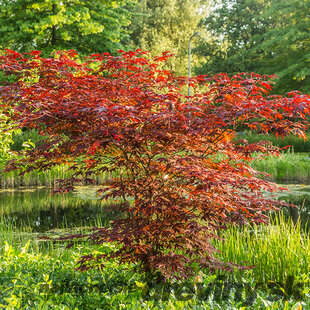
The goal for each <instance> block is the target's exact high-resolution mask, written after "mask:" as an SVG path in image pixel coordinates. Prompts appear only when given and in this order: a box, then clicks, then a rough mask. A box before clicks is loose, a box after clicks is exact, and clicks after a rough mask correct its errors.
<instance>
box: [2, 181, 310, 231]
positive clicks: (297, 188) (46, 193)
mask: <svg viewBox="0 0 310 310" xmlns="http://www.w3.org/2000/svg"><path fill="white" fill-rule="evenodd" d="M285 186H286V187H288V188H289V192H283V193H281V194H279V196H278V199H281V200H285V201H287V202H289V203H292V204H295V205H297V206H298V207H297V208H295V207H288V208H285V209H284V213H285V214H286V216H287V217H291V218H292V219H293V221H294V222H296V221H297V220H298V218H299V217H300V221H301V226H302V227H303V228H305V227H307V226H308V228H309V226H310V186H309V185H307V186H305V185H285ZM108 206H109V204H107V203H104V202H101V201H100V200H99V198H98V197H97V196H96V187H78V188H77V190H76V191H75V192H73V193H69V194H56V195H54V196H52V195H51V191H50V190H48V189H46V188H21V189H18V190H17V189H15V190H2V191H0V215H1V218H2V219H5V220H8V221H10V222H13V223H14V224H15V225H17V226H23V227H29V228H31V230H32V231H33V232H46V231H49V230H52V229H56V228H73V227H84V226H106V225H108V224H109V223H110V221H112V220H113V219H114V218H115V217H116V216H117V215H118V213H117V211H115V210H114V211H113V209H111V208H108Z"/></svg>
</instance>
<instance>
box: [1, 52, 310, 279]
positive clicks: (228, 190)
mask: <svg viewBox="0 0 310 310" xmlns="http://www.w3.org/2000/svg"><path fill="white" fill-rule="evenodd" d="M76 56H77V55H76V53H75V52H73V51H70V52H69V53H68V52H67V53H60V54H59V57H58V58H56V59H53V58H41V57H40V56H39V55H38V52H33V53H32V54H30V55H21V54H18V53H16V52H12V51H8V53H7V55H5V56H2V57H0V68H1V69H2V70H4V71H5V72H6V74H7V75H9V74H14V75H16V76H17V78H18V80H17V81H16V82H15V83H11V84H9V85H6V86H4V87H2V88H1V96H2V98H3V102H4V105H3V108H4V109H5V108H8V109H11V108H13V109H14V111H15V113H14V114H13V115H14V117H13V120H14V121H15V122H16V125H18V126H19V127H23V126H27V127H30V128H37V129H38V130H40V131H41V132H43V133H46V132H48V133H50V135H49V136H48V137H47V139H46V140H45V141H43V142H42V143H39V144H38V145H36V147H35V148H34V149H32V150H26V151H25V152H24V153H23V154H21V157H20V158H17V159H16V160H14V161H13V162H11V165H10V167H11V169H15V168H20V169H22V170H23V171H24V172H28V171H32V170H33V169H39V170H46V169H49V168H51V167H52V166H54V165H58V164H59V163H70V164H71V169H72V172H73V177H72V178H68V179H65V180H63V181H62V182H61V183H60V185H61V189H62V190H64V191H65V190H70V189H72V188H73V187H74V185H76V184H79V182H81V181H84V182H87V183H92V176H93V175H95V174H100V173H102V172H104V171H108V172H117V174H116V176H115V178H114V179H112V180H111V181H110V182H109V183H108V184H102V185H101V189H99V191H98V193H99V194H100V195H101V198H102V199H120V200H122V201H123V205H122V206H119V207H115V208H120V210H121V211H122V217H121V218H115V220H114V221H113V222H112V226H111V227H105V228H98V229H96V230H95V231H94V233H92V234H91V235H90V236H89V238H90V241H91V242H94V243H96V244H102V243H104V242H106V241H110V242H115V243H116V244H117V246H116V247H115V250H113V251H111V252H109V253H106V254H104V255H100V256H96V254H95V253H93V255H89V256H86V257H84V258H83V259H82V260H81V265H80V268H81V269H85V268H90V267H92V266H93V263H94V261H99V262H101V263H102V259H109V258H119V259H120V262H121V263H127V262H132V263H134V264H139V265H140V266H141V267H142V268H143V270H144V271H146V272H151V273H156V272H159V273H160V274H161V275H162V276H163V277H165V278H169V277H180V278H186V277H188V276H190V275H193V274H194V272H195V270H197V268H208V269H209V270H214V269H219V268H220V269H226V270H227V269H233V268H234V267H235V265H234V264H228V263H227V262H221V261H219V260H218V259H216V258H215V257H214V255H213V254H214V251H215V249H214V247H213V246H212V243H211V241H212V239H213V238H216V237H217V232H218V231H220V230H222V229H225V228H226V227H227V225H228V224H242V223H245V222H252V223H260V222H265V221H266V220H267V216H266V211H268V210H271V209H276V205H278V204H281V202H279V201H278V202H277V201H273V200H272V199H269V198H266V197H264V195H263V191H271V192H272V191H276V190H279V189H280V188H279V187H277V185H276V184H274V183H269V182H268V181H264V180H262V179H260V178H259V174H258V172H257V171H254V170H253V169H252V168H251V167H250V166H249V162H250V161H252V160H253V159H254V158H255V154H258V155H256V156H264V155H270V154H277V153H278V152H279V149H278V148H276V147H273V146H271V145H269V144H268V143H267V142H265V143H261V142H257V143H253V144H249V143H247V141H245V140H240V141H236V139H235V133H236V131H237V130H238V129H239V128H240V126H242V127H249V128H255V129H260V130H261V131H263V132H270V131H272V132H273V133H274V134H276V135H277V136H279V137H283V136H285V135H288V134H290V133H293V134H298V135H299V136H304V130H305V129H306V128H307V126H308V121H307V118H306V116H307V115H309V111H310V98H309V96H306V95H301V94H298V93H297V94H296V93H290V94H289V95H288V96H285V97H284V96H270V97H269V96H268V90H270V89H271V86H270V84H271V82H270V80H269V78H268V76H260V75H257V74H254V73H252V74H239V75H236V76H234V77H232V78H229V77H228V76H227V75H226V74H218V75H216V76H214V77H211V78H208V79H206V77H205V76H200V77H196V78H193V79H192V80H191V84H192V86H193V87H197V86H198V85H199V84H201V83H203V84H207V87H206V88H205V89H207V91H206V92H205V93H198V92H196V94H195V95H194V96H192V97H190V98H188V97H186V96H184V95H182V92H181V88H182V86H183V85H184V84H186V83H187V82H188V79H187V78H180V77H175V76H174V75H173V74H171V73H170V72H169V71H162V70H159V69H158V68H159V67H158V65H159V63H160V62H161V61H163V60H166V59H167V58H168V55H163V56H161V57H157V58H155V59H149V58H148V57H147V55H146V53H144V52H141V51H136V52H123V53H121V54H120V55H119V56H118V57H112V56H111V55H109V54H104V55H100V54H96V55H93V56H91V57H89V58H87V59H86V60H85V62H81V61H76V60H75V57H76ZM22 155H23V156H22ZM103 263H104V261H103Z"/></svg>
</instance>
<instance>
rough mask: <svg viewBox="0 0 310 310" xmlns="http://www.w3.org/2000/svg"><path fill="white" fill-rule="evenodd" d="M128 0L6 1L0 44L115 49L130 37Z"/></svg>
mask: <svg viewBox="0 0 310 310" xmlns="http://www.w3.org/2000/svg"><path fill="white" fill-rule="evenodd" d="M129 2H131V1H126V0H113V1H112V0H94V1H90V0H86V1H79V0H45V1H43V0H35V1H27V0H15V1H10V0H3V1H1V2H0V9H1V10H0V46H2V48H12V49H16V50H20V51H27V50H30V49H40V50H42V49H44V50H47V51H51V50H57V49H72V48H74V49H76V50H79V51H80V52H83V53H87V54H88V53H90V52H106V51H111V52H112V51H115V50H116V49H117V48H121V47H122V45H121V44H120V41H121V40H122V39H123V38H124V37H126V36H127V31H126V26H128V24H129V22H130V21H129V20H130V14H129V12H128V10H126V9H125V8H124V5H125V4H128V3H129Z"/></svg>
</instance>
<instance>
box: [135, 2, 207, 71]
mask: <svg viewBox="0 0 310 310" xmlns="http://www.w3.org/2000/svg"><path fill="white" fill-rule="evenodd" d="M208 2H209V1H202V0H156V1H155V0H139V1H138V4H137V5H136V6H135V8H134V10H133V15H134V19H133V20H132V25H131V30H132V33H131V40H132V46H134V47H139V48H141V49H143V50H149V51H151V52H152V54H153V55H159V54H161V53H162V52H163V51H171V52H173V53H174V54H175V56H176V57H174V59H173V60H172V61H171V62H170V63H169V65H168V67H169V69H171V70H174V71H175V72H176V74H178V75H187V70H188V41H189V38H190V37H191V35H192V34H193V33H195V32H196V31H199V23H200V21H201V19H202V17H204V16H205V15H204V12H205V10H203V9H202V8H203V6H204V7H207V6H208ZM196 40H197V41H198V40H199V39H198V38H196ZM197 41H196V42H197ZM197 62H198V58H197V57H195V55H193V63H194V64H195V63H197Z"/></svg>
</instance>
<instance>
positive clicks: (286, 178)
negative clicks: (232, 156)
mask: <svg viewBox="0 0 310 310" xmlns="http://www.w3.org/2000/svg"><path fill="white" fill-rule="evenodd" d="M251 165H252V167H253V168H254V169H256V170H257V171H261V172H266V173H268V174H270V177H268V179H269V180H270V181H274V182H279V183H303V184H309V183H310V157H309V155H308V154H305V153H294V152H292V151H291V152H287V153H282V154H281V156H279V157H277V156H268V157H264V158H260V159H256V160H254V161H253V162H252V164H251Z"/></svg>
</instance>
